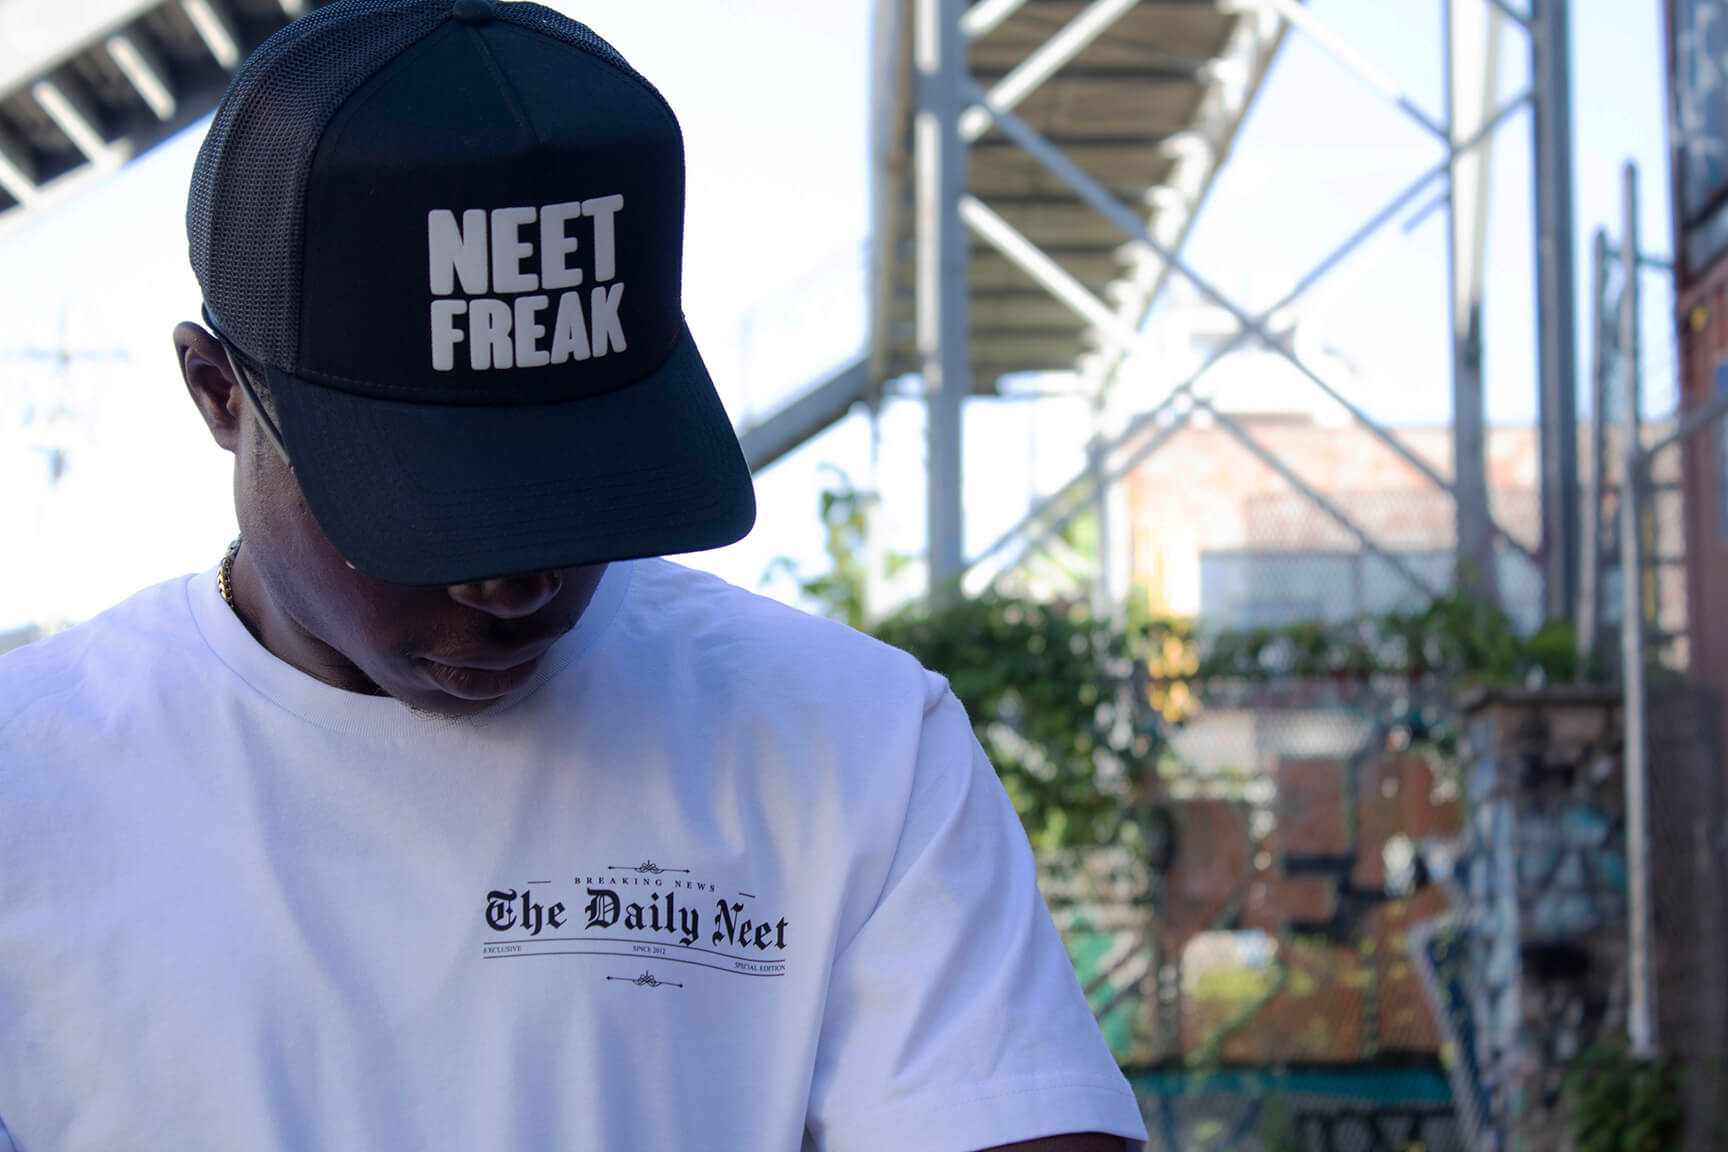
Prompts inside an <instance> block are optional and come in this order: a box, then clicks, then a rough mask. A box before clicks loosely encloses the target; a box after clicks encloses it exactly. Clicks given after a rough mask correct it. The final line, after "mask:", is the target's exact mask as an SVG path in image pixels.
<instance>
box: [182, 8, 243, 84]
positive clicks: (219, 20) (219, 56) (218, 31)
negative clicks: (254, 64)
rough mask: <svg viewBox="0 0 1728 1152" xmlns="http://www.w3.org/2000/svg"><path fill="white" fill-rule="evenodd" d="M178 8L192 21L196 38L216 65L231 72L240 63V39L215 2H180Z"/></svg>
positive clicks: (231, 23) (226, 16)
mask: <svg viewBox="0 0 1728 1152" xmlns="http://www.w3.org/2000/svg"><path fill="white" fill-rule="evenodd" d="M180 8H181V10H182V11H184V12H185V13H186V18H187V19H188V20H190V21H192V27H193V28H194V29H195V30H196V31H197V33H198V38H199V39H200V40H203V41H204V46H205V47H206V48H208V49H209V50H210V55H211V56H213V57H215V58H216V63H218V64H220V65H221V66H222V70H223V71H225V72H232V71H233V70H234V66H235V65H236V64H238V63H240V37H239V36H238V35H237V34H236V33H235V31H234V24H233V22H232V21H231V20H229V19H228V14H227V13H226V12H224V11H223V10H222V9H221V8H220V7H219V6H218V4H217V0H180Z"/></svg>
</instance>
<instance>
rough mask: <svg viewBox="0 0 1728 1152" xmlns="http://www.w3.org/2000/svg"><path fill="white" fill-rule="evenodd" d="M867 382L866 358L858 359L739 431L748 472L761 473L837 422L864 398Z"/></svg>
mask: <svg viewBox="0 0 1728 1152" xmlns="http://www.w3.org/2000/svg"><path fill="white" fill-rule="evenodd" d="M869 384H870V364H869V361H868V360H859V361H857V362H856V363H853V364H848V365H847V366H846V367H844V368H842V369H840V371H838V372H836V373H834V375H832V376H830V377H829V378H828V379H827V380H825V381H823V382H822V383H821V384H818V385H816V387H814V388H811V389H809V390H808V391H805V392H802V393H800V394H799V395H798V397H797V399H795V400H793V401H791V402H790V403H788V404H786V405H784V406H782V407H780V408H777V409H775V410H774V412H773V413H772V414H770V415H769V416H768V417H767V418H766V419H764V420H762V421H760V422H759V423H756V424H753V425H751V426H750V427H748V428H745V429H743V430H742V431H741V432H739V433H738V443H739V444H740V445H741V446H742V447H743V449H744V461H745V463H746V464H748V465H749V466H750V471H752V472H760V471H761V470H762V469H764V468H766V467H768V466H769V465H770V464H773V463H774V462H775V461H777V460H779V459H780V458H781V457H782V456H785V455H786V454H787V453H789V452H791V451H792V450H793V449H794V448H796V447H798V446H799V445H800V444H803V443H804V442H806V441H808V440H809V439H811V438H812V437H814V436H815V435H816V434H817V433H819V432H822V431H825V430H826V429H828V428H831V427H832V426H834V425H835V424H838V423H839V422H840V421H841V420H843V419H844V418H845V417H846V414H847V413H848V412H850V411H851V410H852V406H853V405H854V404H857V403H859V402H861V401H863V400H864V399H865V397H866V396H867V395H868V388H869Z"/></svg>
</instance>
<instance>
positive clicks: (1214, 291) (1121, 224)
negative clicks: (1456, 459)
mask: <svg viewBox="0 0 1728 1152" xmlns="http://www.w3.org/2000/svg"><path fill="white" fill-rule="evenodd" d="M972 91H973V92H974V93H975V99H976V100H977V102H978V103H980V104H982V105H983V106H984V107H986V108H988V109H989V111H990V114H991V116H992V117H993V118H994V119H995V121H996V125H997V127H999V128H1001V129H1002V130H1003V131H1004V132H1005V133H1006V134H1007V135H1008V136H1010V137H1011V138H1013V139H1014V140H1015V141H1017V142H1018V143H1019V144H1020V146H1021V147H1022V148H1024V149H1026V151H1027V152H1028V153H1029V154H1031V156H1032V157H1033V158H1034V159H1035V160H1037V161H1038V162H1039V163H1040V164H1042V165H1043V166H1044V168H1045V169H1046V170H1047V171H1049V172H1050V174H1051V175H1053V176H1055V177H1056V178H1057V179H1059V180H1062V181H1063V182H1064V183H1066V184H1067V185H1068V186H1069V187H1070V188H1072V189H1073V190H1074V194H1075V195H1077V196H1079V197H1080V199H1082V200H1084V201H1085V202H1086V203H1088V204H1090V205H1091V206H1092V207H1093V208H1095V209H1097V211H1098V212H1099V213H1100V214H1101V215H1102V216H1104V218H1105V219H1107V220H1109V221H1110V222H1111V223H1112V224H1114V225H1116V227H1117V228H1118V229H1119V230H1120V231H1122V232H1123V234H1125V235H1126V236H1127V237H1128V238H1129V239H1130V240H1134V241H1137V242H1139V243H1141V244H1143V245H1145V246H1146V247H1147V248H1149V249H1151V250H1152V251H1153V252H1154V253H1155V254H1156V255H1157V256H1158V257H1160V258H1161V259H1163V260H1164V261H1165V262H1167V263H1168V264H1169V265H1170V266H1171V267H1172V268H1174V269H1175V270H1176V271H1178V272H1180V273H1182V274H1183V275H1184V276H1186V277H1187V278H1188V280H1189V282H1191V283H1192V284H1193V285H1194V286H1195V287H1196V288H1198V289H1199V290H1200V292H1201V294H1202V295H1204V296H1206V297H1207V298H1209V299H1210V300H1211V301H1212V302H1213V303H1214V304H1217V305H1218V306H1219V307H1221V308H1223V309H1224V310H1225V311H1226V312H1229V313H1230V314H1231V316H1233V317H1234V318H1235V319H1236V322H1237V323H1238V324H1240V325H1242V327H1243V328H1245V329H1247V330H1248V331H1249V333H1250V334H1252V335H1253V336H1256V337H1258V338H1259V339H1260V340H1262V341H1263V342H1264V343H1265V345H1266V347H1267V348H1269V349H1270V350H1272V351H1273V352H1275V353H1277V354H1278V355H1280V356H1282V357H1283V358H1284V359H1285V360H1287V361H1289V362H1290V364H1292V365H1293V366H1294V367H1295V368H1296V369H1297V371H1299V372H1301V373H1302V374H1303V375H1304V376H1306V377H1308V379H1309V380H1310V381H1312V382H1313V383H1314V384H1315V385H1316V386H1317V387H1318V388H1319V389H1320V390H1321V391H1322V392H1324V393H1325V394H1326V395H1327V396H1329V397H1330V398H1331V399H1332V400H1333V402H1334V403H1336V404H1338V405H1339V406H1340V407H1342V408H1343V409H1344V410H1345V411H1347V412H1349V413H1350V415H1351V416H1352V417H1354V418H1355V419H1356V421H1357V422H1358V423H1359V424H1361V425H1362V426H1363V427H1364V428H1365V429H1367V430H1368V432H1369V433H1370V434H1371V435H1373V436H1374V437H1375V439H1377V440H1379V441H1380V442H1381V443H1382V444H1384V445H1385V446H1386V447H1387V448H1388V449H1390V450H1391V451H1392V453H1393V454H1394V455H1396V456H1397V457H1398V458H1399V459H1401V460H1403V461H1404V462H1405V463H1406V464H1408V465H1409V466H1410V467H1411V468H1413V469H1415V470H1416V471H1417V472H1418V473H1419V474H1420V475H1422V476H1424V477H1425V478H1427V480H1428V481H1429V482H1430V483H1431V484H1433V485H1434V486H1435V487H1437V488H1440V489H1441V490H1442V491H1446V492H1450V491H1451V490H1452V486H1451V484H1449V483H1448V482H1447V481H1446V479H1445V478H1444V477H1443V476H1441V475H1440V473H1439V472H1437V471H1435V469H1434V466H1433V465H1432V464H1430V463H1428V461H1426V460H1424V459H1423V458H1422V457H1421V456H1419V455H1417V454H1416V453H1415V452H1414V451H1412V450H1411V449H1410V447H1409V446H1408V445H1406V444H1405V443H1404V442H1403V441H1402V440H1401V439H1399V438H1398V437H1397V436H1396V435H1394V434H1393V433H1391V432H1390V431H1388V430H1387V429H1385V428H1383V427H1381V426H1380V425H1379V424H1378V423H1377V422H1375V420H1374V419H1373V418H1372V417H1371V416H1369V415H1368V414H1367V413H1366V412H1364V411H1362V409H1360V408H1358V407H1357V406H1356V405H1355V404H1353V403H1351V402H1350V401H1349V400H1348V399H1346V398H1345V397H1344V396H1343V395H1342V394H1341V393H1340V392H1339V391H1338V390H1337V389H1336V388H1334V387H1332V385H1330V384H1328V383H1327V382H1326V381H1325V379H1323V378H1322V377H1321V376H1320V375H1319V373H1317V372H1315V371H1314V369H1312V368H1311V367H1309V366H1308V365H1307V364H1306V363H1304V362H1303V361H1302V359H1301V358H1300V357H1298V356H1296V355H1295V354H1294V353H1292V352H1291V351H1290V350H1289V349H1287V348H1285V347H1284V346H1283V344H1282V343H1281V342H1280V341H1279V340H1278V339H1277V338H1276V337H1274V336H1273V335H1272V333H1270V332H1268V331H1267V330H1266V326H1265V324H1264V322H1262V321H1261V320H1258V319H1256V318H1255V317H1252V316H1250V315H1248V313H1246V312H1245V311H1243V310H1242V308H1241V307H1239V306H1238V305H1237V304H1236V303H1235V302H1234V301H1233V300H1231V299H1230V298H1229V297H1228V296H1226V295H1225V294H1224V293H1223V292H1222V291H1220V290H1219V289H1218V288H1216V287H1214V286H1213V284H1212V283H1211V281H1209V280H1207V279H1206V278H1205V277H1204V276H1201V275H1200V274H1199V273H1198V272H1196V271H1194V269H1193V268H1192V267H1191V266H1190V265H1189V264H1188V263H1187V262H1186V261H1184V260H1183V259H1182V258H1181V257H1180V256H1178V255H1177V254H1176V253H1174V252H1171V251H1170V250H1169V249H1168V248H1166V247H1165V246H1164V245H1162V244H1160V243H1158V241H1157V240H1156V239H1154V238H1153V237H1152V235H1151V234H1150V233H1149V232H1148V231H1147V229H1146V227H1145V225H1143V224H1142V223H1141V222H1140V219H1139V217H1137V216H1136V215H1135V214H1134V213H1133V212H1132V211H1131V210H1130V209H1128V208H1127V207H1126V206H1124V205H1123V204H1122V203H1121V202H1120V201H1118V200H1117V199H1116V198H1115V197H1113V196H1111V195H1110V193H1109V191H1108V190H1107V189H1105V188H1104V187H1103V186H1102V185H1100V184H1099V183H1098V181H1096V180H1095V179H1093V178H1092V177H1091V176H1090V175H1089V174H1087V173H1086V172H1085V171H1083V170H1082V169H1080V168H1079V167H1078V166H1076V165H1075V164H1074V163H1073V162H1072V161H1070V160H1069V159H1068V158H1067V157H1066V156H1063V155H1062V154H1061V152H1059V151H1057V150H1056V149H1055V148H1052V147H1051V146H1050V145H1049V144H1048V143H1047V142H1046V141H1045V140H1044V138H1043V137H1041V136H1039V135H1038V133H1037V131H1036V130H1035V129H1034V128H1032V126H1031V125H1029V124H1027V123H1026V122H1025V121H1024V120H1022V119H1020V118H1019V117H1018V116H1016V115H1015V114H1014V113H1012V112H1005V111H1002V110H1000V109H997V108H991V107H990V105H989V101H988V100H987V99H985V97H984V94H983V93H982V92H979V91H978V89H977V86H976V85H974V86H972Z"/></svg>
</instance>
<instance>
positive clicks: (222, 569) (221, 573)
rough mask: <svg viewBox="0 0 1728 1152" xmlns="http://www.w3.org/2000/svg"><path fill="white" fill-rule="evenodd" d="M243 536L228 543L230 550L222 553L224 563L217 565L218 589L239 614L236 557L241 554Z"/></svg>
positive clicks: (229, 605) (232, 609)
mask: <svg viewBox="0 0 1728 1152" xmlns="http://www.w3.org/2000/svg"><path fill="white" fill-rule="evenodd" d="M242 539H243V537H241V536H236V537H234V543H232V544H230V545H228V551H226V552H224V553H222V563H220V564H218V565H217V566H216V591H217V592H219V593H221V595H222V599H223V600H224V601H225V602H226V603H227V605H228V607H229V609H230V610H231V611H233V612H234V613H235V614H239V611H240V609H239V608H237V607H235V605H234V557H236V556H238V555H240V541H241V540H242Z"/></svg>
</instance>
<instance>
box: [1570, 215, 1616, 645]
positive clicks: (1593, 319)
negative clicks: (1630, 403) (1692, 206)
mask: <svg viewBox="0 0 1728 1152" xmlns="http://www.w3.org/2000/svg"><path fill="white" fill-rule="evenodd" d="M1590 286H1591V292H1590V466H1589V470H1588V471H1587V472H1586V473H1585V474H1584V517H1583V521H1582V530H1583V539H1582V540H1581V542H1580V548H1579V551H1580V554H1581V556H1582V558H1583V564H1584V567H1583V570H1582V571H1581V572H1580V573H1579V574H1578V654H1579V655H1580V656H1582V657H1584V658H1585V659H1586V660H1588V659H1590V658H1591V657H1593V656H1595V655H1596V646H1597V645H1598V644H1600V643H1601V642H1602V633H1603V626H1604V624H1605V623H1606V621H1607V613H1606V611H1605V610H1604V608H1605V606H1604V604H1603V600H1602V597H1603V595H1604V593H1605V592H1606V589H1605V588H1604V587H1603V581H1602V574H1603V570H1604V568H1605V564H1604V563H1603V561H1604V559H1605V557H1606V556H1607V542H1606V540H1605V539H1604V531H1603V527H1604V526H1603V523H1602V505H1603V499H1602V497H1603V493H1604V481H1605V479H1606V478H1607V475H1608V470H1607V461H1606V460H1604V459H1603V457H1604V456H1605V455H1606V454H1607V441H1608V436H1607V420H1608V411H1609V396H1608V382H1609V381H1610V380H1611V379H1612V378H1613V376H1614V373H1615V369H1616V367H1617V365H1614V364H1610V363H1609V362H1608V348H1609V342H1608V323H1609V317H1607V316H1606V315H1604V313H1603V305H1604V304H1605V302H1606V300H1607V296H1608V235H1607V233H1605V232H1604V231H1603V230H1602V229H1600V228H1598V229H1596V236H1595V240H1594V242H1593V243H1592V244H1591V246H1590Z"/></svg>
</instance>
